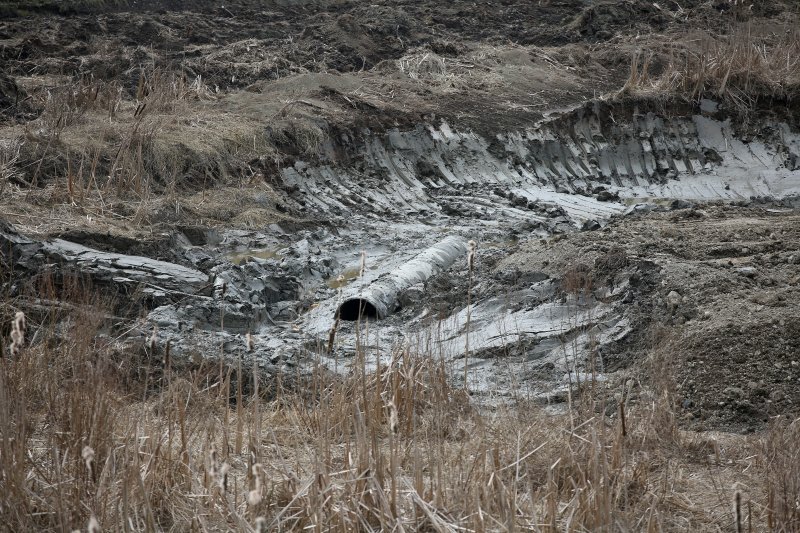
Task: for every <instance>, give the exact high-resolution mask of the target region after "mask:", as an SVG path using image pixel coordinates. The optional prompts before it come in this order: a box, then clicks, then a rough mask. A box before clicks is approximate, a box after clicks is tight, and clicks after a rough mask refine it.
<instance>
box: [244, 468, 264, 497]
mask: <svg viewBox="0 0 800 533" xmlns="http://www.w3.org/2000/svg"><path fill="white" fill-rule="evenodd" d="M250 473H251V474H252V476H253V490H251V491H250V492H248V493H247V503H248V505H250V506H251V507H253V506H256V505H258V504H259V503H261V463H255V464H254V465H253V466H251V467H250Z"/></svg>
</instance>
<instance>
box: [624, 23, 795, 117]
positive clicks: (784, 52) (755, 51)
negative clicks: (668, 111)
mask: <svg viewBox="0 0 800 533" xmlns="http://www.w3.org/2000/svg"><path fill="white" fill-rule="evenodd" d="M655 59H656V56H655V55H654V54H653V53H652V52H648V51H640V52H637V53H635V54H634V55H633V58H632V61H631V70H630V76H629V77H628V80H627V82H626V83H625V85H624V87H623V89H622V93H623V94H629V93H633V94H645V95H650V96H656V97H664V96H666V97H671V96H674V95H677V96H680V97H684V98H687V99H689V100H692V101H699V100H700V99H701V98H711V99H713V100H721V101H723V102H725V103H727V104H729V105H731V106H732V107H733V108H734V109H737V110H740V111H745V110H749V109H752V108H753V107H754V106H755V104H756V102H757V101H758V100H760V99H761V100H763V99H779V100H783V99H790V98H792V97H796V96H797V94H798V90H800V31H799V30H798V29H797V28H796V27H794V26H790V27H786V28H783V31H779V32H777V33H775V32H769V33H765V32H764V31H763V30H762V31H761V32H757V31H755V30H754V29H753V27H752V26H751V25H750V24H741V25H739V26H737V27H736V28H735V29H734V30H733V31H731V32H730V33H728V34H726V35H711V34H705V35H702V36H701V37H699V38H698V39H694V40H691V41H689V42H688V43H687V44H685V45H679V46H673V47H671V48H670V51H669V55H668V57H666V58H665V57H659V58H658V59H659V60H660V61H662V62H664V63H665V66H664V67H663V69H662V70H661V72H657V73H654V72H653V62H654V61H655Z"/></svg>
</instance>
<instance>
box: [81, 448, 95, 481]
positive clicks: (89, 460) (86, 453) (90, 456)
mask: <svg viewBox="0 0 800 533" xmlns="http://www.w3.org/2000/svg"><path fill="white" fill-rule="evenodd" d="M81 457H83V462H84V463H86V469H87V470H89V473H90V474H91V473H92V465H93V464H94V450H93V449H92V447H91V446H88V445H87V446H84V447H83V451H81Z"/></svg>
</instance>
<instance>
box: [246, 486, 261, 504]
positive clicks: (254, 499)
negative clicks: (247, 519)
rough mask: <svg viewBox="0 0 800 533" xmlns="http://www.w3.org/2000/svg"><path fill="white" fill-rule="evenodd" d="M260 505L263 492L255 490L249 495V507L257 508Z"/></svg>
mask: <svg viewBox="0 0 800 533" xmlns="http://www.w3.org/2000/svg"><path fill="white" fill-rule="evenodd" d="M259 503H261V491H259V490H255V489H253V490H251V491H250V492H248V493H247V505H249V506H250V507H255V506H256V505H258V504H259Z"/></svg>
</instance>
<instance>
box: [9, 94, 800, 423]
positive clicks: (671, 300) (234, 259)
mask: <svg viewBox="0 0 800 533" xmlns="http://www.w3.org/2000/svg"><path fill="white" fill-rule="evenodd" d="M798 153H800V134H798V132H797V130H796V129H795V128H794V126H793V125H792V124H790V122H782V121H774V120H772V119H771V118H770V117H769V116H761V117H758V118H757V119H756V120H754V121H752V122H751V123H750V124H749V125H748V126H747V127H746V128H745V127H744V126H742V125H740V124H737V123H735V122H733V121H732V120H731V118H730V117H727V116H725V115H724V114H723V113H721V112H720V111H719V110H718V108H717V107H715V104H714V103H713V102H706V103H703V105H702V106H701V109H700V110H699V112H698V113H695V114H688V115H681V114H678V113H675V114H671V115H664V114H658V113H656V112H654V111H653V110H652V109H649V108H646V107H644V106H643V107H642V108H641V109H638V108H636V107H633V108H632V109H630V111H629V113H627V114H624V113H621V112H620V110H619V109H617V108H614V107H613V106H610V105H608V104H605V103H602V102H597V103H595V104H592V105H587V106H582V107H580V108H577V109H575V110H573V111H569V112H566V113H561V114H558V115H553V116H552V117H549V118H547V119H545V120H542V121H541V122H539V123H538V124H535V125H532V126H531V127H530V128H528V129H525V130H521V131H513V132H498V133H497V134H496V135H494V136H492V137H488V138H487V137H484V136H482V135H480V134H478V133H476V132H473V131H456V130H454V129H452V128H451V127H450V126H449V125H447V124H446V123H439V124H421V125H419V126H418V127H415V128H412V129H409V130H391V131H388V132H387V133H385V134H370V132H368V131H360V132H358V133H351V134H349V135H346V136H341V137H340V138H338V139H336V140H333V139H331V140H329V141H326V143H325V145H324V148H323V150H322V151H321V156H320V157H319V158H318V159H316V160H313V161H308V162H302V161H298V162H296V163H295V164H294V165H292V166H291V167H288V168H285V169H283V170H282V172H281V178H282V181H281V183H280V184H278V186H277V189H276V190H277V191H280V194H281V195H282V198H281V200H280V201H281V202H283V203H284V205H286V206H287V208H288V209H289V210H290V211H294V212H298V213H304V214H305V216H306V219H307V221H306V222H305V223H303V224H286V225H284V226H281V225H280V224H273V225H270V226H267V227H264V228H259V229H254V230H229V229H228V230H225V229H214V230H212V229H203V228H202V227H186V228H183V230H182V231H174V232H173V233H172V235H171V236H170V237H169V239H168V240H166V241H164V242H168V243H169V244H168V246H169V248H170V253H171V254H173V257H175V259H174V261H175V263H177V264H175V263H165V262H158V261H151V260H149V259H147V258H145V257H133V256H129V255H125V254H122V255H120V254H118V253H115V251H114V250H111V251H106V252H101V251H96V250H93V249H91V248H86V247H83V246H81V245H78V244H71V243H70V242H69V241H68V240H53V241H46V242H43V243H37V242H35V241H33V240H30V239H26V238H24V237H21V236H18V235H17V234H16V233H14V231H13V230H12V229H10V228H9V229H8V230H7V231H6V233H7V235H6V237H5V240H6V241H7V242H6V244H7V245H9V246H10V247H11V248H13V249H14V255H13V256H12V259H13V261H14V262H15V263H16V265H15V267H14V269H15V270H16V271H17V273H18V275H20V276H23V277H24V275H25V272H26V271H27V272H31V271H34V270H36V269H37V268H39V265H41V264H44V263H47V262H50V263H55V264H57V265H60V267H59V268H62V269H67V270H68V269H70V268H71V269H73V270H77V271H80V272H81V273H82V274H84V275H87V276H89V277H91V278H93V280H94V282H95V283H96V284H97V286H98V287H102V286H103V285H106V286H108V285H109V284H111V283H112V282H113V284H114V286H115V287H116V288H117V289H119V288H120V287H126V286H127V287H128V289H126V291H127V292H128V293H130V292H133V291H137V292H138V293H139V294H141V295H143V296H145V297H144V298H141V299H140V300H139V301H140V305H141V306H142V311H140V313H143V314H146V318H145V319H144V320H142V321H140V322H138V323H136V325H135V326H134V327H133V328H132V329H129V330H128V332H127V333H126V336H127V338H128V339H129V340H132V341H135V340H136V339H138V342H140V343H141V344H142V345H144V346H151V348H149V349H150V350H156V351H159V353H163V352H164V351H166V350H167V345H169V351H170V353H171V357H172V360H173V361H174V362H175V363H176V364H178V363H179V362H180V361H184V362H186V361H197V360H203V359H207V360H210V361H215V360H217V359H219V358H220V357H222V358H223V359H224V360H226V361H227V362H228V363H229V364H236V362H237V361H239V359H241V358H244V360H245V361H246V362H247V363H246V364H247V366H252V362H257V364H261V363H263V366H262V370H263V372H264V373H265V376H266V377H269V376H274V375H276V374H277V373H293V374H294V375H295V376H297V375H302V374H304V373H307V372H311V371H312V369H315V368H316V369H319V368H327V369H328V370H329V371H331V372H349V371H350V370H351V369H350V365H351V364H352V362H353V361H354V354H355V353H357V352H358V351H359V350H364V349H366V348H367V347H384V350H380V353H381V354H382V355H381V356H380V358H378V359H374V358H373V359H372V360H371V361H370V362H369V363H368V365H376V364H388V362H389V360H390V359H391V357H392V355H391V354H392V353H393V352H394V351H396V350H398V349H406V350H412V351H416V352H421V353H426V354H429V355H430V356H431V357H437V358H442V360H443V361H444V362H445V364H446V365H447V367H448V368H449V369H450V371H451V379H453V380H454V381H455V382H456V383H459V384H460V385H461V386H465V387H466V388H467V389H468V390H469V391H470V394H471V395H472V396H473V398H474V400H475V401H476V402H479V403H482V404H485V405H494V404H496V403H498V402H505V401H510V400H511V399H515V398H516V399H522V398H524V399H527V400H532V401H538V402H542V403H545V404H550V405H558V404H561V403H562V402H565V401H566V400H567V399H568V397H569V396H568V393H569V392H570V391H574V390H575V388H576V387H579V386H580V384H581V383H586V382H591V381H597V382H602V383H607V384H609V386H614V385H613V384H614V383H616V382H617V381H619V380H626V379H628V376H630V375H631V372H635V370H634V369H636V368H637V367H638V366H640V365H641V364H642V362H643V359H644V360H646V359H647V358H648V357H650V355H648V354H651V353H655V351H657V350H660V349H662V347H663V346H668V347H670V348H669V349H676V350H678V349H679V350H680V353H681V357H683V358H684V359H683V360H680V361H679V360H677V359H673V361H672V365H671V368H672V369H673V371H674V379H675V380H676V382H678V383H679V384H680V386H679V390H680V392H681V394H682V395H683V396H682V398H681V402H682V405H681V408H682V409H683V413H684V416H685V420H686V423H687V424H690V425H692V426H693V427H697V428H708V427H726V428H729V429H737V430H747V429H752V428H755V427H760V426H761V425H763V424H764V423H765V421H766V420H767V418H768V417H769V416H770V414H774V413H777V412H785V411H793V410H794V405H795V403H796V402H798V401H800V398H795V396H793V394H794V393H793V392H792V391H793V390H794V389H793V387H794V382H795V381H796V378H797V376H795V375H794V374H793V372H794V370H793V369H794V368H795V366H796V365H795V364H794V363H796V361H794V360H793V355H792V354H793V353H794V347H793V346H794V345H793V344H792V343H794V340H795V338H794V335H793V334H792V333H791V330H790V328H789V326H788V324H791V323H793V321H794V320H795V319H796V318H797V317H795V316H794V314H793V311H792V307H791V305H790V304H789V303H788V302H790V301H791V298H792V296H791V293H792V291H793V290H794V288H795V286H796V282H797V280H796V279H795V278H796V276H794V275H793V274H792V271H793V269H794V268H795V267H794V265H795V264H796V263H797V262H800V259H798V257H800V251H798V250H800V244H799V241H798V235H796V234H795V233H796V232H794V230H793V229H792V227H793V225H794V223H795V220H794V219H795V218H796V213H795V211H794V208H795V207H796V205H795V204H796V202H797V197H798V195H800V168H798V167H797V165H796V161H797V154H798ZM758 205H762V206H763V207H756V206H758ZM15 235H16V236H15ZM64 236H68V235H64ZM74 236H75V237H80V239H81V240H83V241H84V242H87V243H91V242H92V241H93V240H94V241H96V242H105V243H106V245H107V246H108V245H111V246H112V247H113V243H114V241H113V240H109V239H103V238H101V237H100V236H97V237H94V238H93V237H91V235H84V234H78V233H76V234H75V235H74ZM468 240H474V241H475V242H476V243H477V250H476V253H475V259H474V264H473V268H472V269H470V268H469V267H468V262H467V249H466V245H465V243H466V242H467V241H468ZM437 243H438V244H437ZM7 247H8V246H6V248H7ZM443 247H444V248H443ZM122 248H125V246H124V245H123V246H122ZM445 248H446V250H445ZM445 251H446V253H445ZM362 258H363V259H362ZM362 261H363V262H362ZM181 265H185V266H181ZM418 271H419V272H423V271H424V275H417V274H418ZM28 275H29V274H28ZM187 276H188V277H187ZM389 289H391V290H389ZM387 291H388V292H387ZM123 292H125V291H123ZM20 294H22V293H20ZM120 294H121V293H120V292H117V295H118V296H119V295H120ZM348 302H356V305H358V302H368V303H369V305H370V306H371V309H372V310H373V311H374V312H371V313H363V316H362V317H361V318H362V320H360V321H355V322H349V321H348V320H349V319H350V318H358V316H357V315H358V313H357V312H356V313H355V316H354V317H351V316H350V313H349V311H347V314H348V316H346V317H345V316H344V314H345V312H344V311H343V310H349V307H347V306H348ZM379 307H380V309H379ZM363 310H366V307H364V309H362V311H363ZM337 316H338V317H339V318H341V319H344V320H337ZM734 324H735V325H734ZM765 326H769V328H771V329H769V328H766V329H765ZM154 331H155V332H156V334H155V335H154V334H153V332H154ZM753 331H764V332H765V335H768V337H765V338H764V339H762V340H759V341H757V342H756V344H752V343H751V344H748V343H749V342H750V341H746V340H744V339H746V338H747V337H748V336H750V335H751V334H752V332H753ZM654 332H660V333H659V334H658V335H657V336H658V338H660V339H665V340H661V341H659V343H658V345H654V343H653V339H654V338H655V336H654V335H655V333H654ZM665 332H666V333H665ZM737 332H738V333H737ZM247 334H250V335H251V337H250V339H251V341H250V343H249V344H248V342H247V341H246V335H247ZM773 337H774V338H773ZM773 340H774V342H773ZM755 345H758V346H759V349H758V350H755V349H753V350H751V349H750V348H749V347H750V346H755ZM673 347H674V348H673ZM678 347H680V348H678ZM369 349H371V348H369ZM664 349H666V348H664ZM378 352H379V350H377V349H376V350H375V353H378ZM722 354H725V355H724V356H723V355H722ZM728 357H731V358H733V360H734V361H737V364H739V365H741V366H742V371H741V372H738V371H737V372H731V371H729V370H724V369H725V368H729V363H730V361H729V359H728ZM773 359H774V361H773ZM696 361H702V365H701V366H702V370H701V371H698V372H689V371H688V370H687V369H691V368H694V365H696V364H697V363H696ZM763 361H770V362H771V364H772V366H771V367H770V370H771V371H770V372H767V373H765V371H764V369H762V368H761V366H759V365H762V364H765V363H763ZM746 368H749V369H751V370H745V369H746ZM756 371H757V372H759V373H760V375H761V376H762V378H759V380H755V379H751V378H752V376H753V373H754V372H756ZM686 372H689V373H686ZM634 375H635V374H634ZM723 375H724V380H723V379H722V378H721V376H723ZM465 376H466V384H465V383H464V379H465ZM747 376H751V377H747ZM751 381H752V383H751ZM762 381H763V383H762ZM768 381H769V382H768ZM723 382H724V383H726V386H725V387H722V388H720V385H719V384H720V383H723ZM753 383H755V385H753ZM766 390H769V391H779V392H776V393H775V394H774V395H773V396H774V397H772V396H770V394H766V395H765V394H763V393H762V392H763V391H766ZM740 391H743V392H742V393H741V394H740V393H739V392H740ZM731 395H733V396H737V397H736V398H733V397H731ZM729 397H730V398H729Z"/></svg>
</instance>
